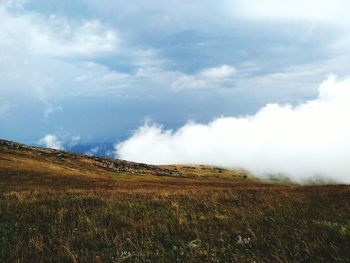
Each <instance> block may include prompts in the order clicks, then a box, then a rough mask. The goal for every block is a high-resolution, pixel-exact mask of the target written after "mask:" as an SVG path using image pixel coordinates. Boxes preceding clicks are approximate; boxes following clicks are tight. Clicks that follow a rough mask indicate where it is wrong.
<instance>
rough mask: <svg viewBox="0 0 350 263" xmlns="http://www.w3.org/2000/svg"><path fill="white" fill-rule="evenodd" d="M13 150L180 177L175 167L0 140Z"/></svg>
mask: <svg viewBox="0 0 350 263" xmlns="http://www.w3.org/2000/svg"><path fill="white" fill-rule="evenodd" d="M1 150H5V151H10V152H11V151H14V152H30V153H32V154H34V155H37V156H41V157H47V158H52V159H54V160H56V161H67V160H68V161H69V160H76V161H79V160H80V161H82V162H83V161H84V160H85V163H87V162H86V160H87V161H88V163H89V165H93V166H95V167H98V168H100V169H104V170H107V171H111V172H126V173H131V174H137V173H143V174H145V173H146V174H154V175H158V176H171V177H181V173H180V172H178V171H177V170H176V169H165V168H160V167H159V166H156V165H148V164H144V163H135V162H129V161H124V160H119V159H108V158H100V157H93V156H87V155H81V154H76V153H72V152H66V151H62V150H55V149H48V148H40V147H34V146H28V145H25V144H20V143H16V142H12V141H7V140H0V151H1Z"/></svg>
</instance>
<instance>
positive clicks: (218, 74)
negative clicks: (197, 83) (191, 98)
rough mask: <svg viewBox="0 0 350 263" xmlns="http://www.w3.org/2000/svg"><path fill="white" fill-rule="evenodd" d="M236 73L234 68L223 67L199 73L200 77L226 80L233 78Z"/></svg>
mask: <svg viewBox="0 0 350 263" xmlns="http://www.w3.org/2000/svg"><path fill="white" fill-rule="evenodd" d="M235 72H236V69H235V68H234V67H231V66H228V65H222V66H220V67H216V68H208V69H205V70H203V71H201V72H200V73H199V75H200V76H202V77H203V78H207V79H224V78H229V77H232V76H233V75H234V74H235Z"/></svg>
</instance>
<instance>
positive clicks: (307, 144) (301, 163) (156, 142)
mask: <svg viewBox="0 0 350 263" xmlns="http://www.w3.org/2000/svg"><path fill="white" fill-rule="evenodd" d="M349 101H350V79H346V80H343V81H336V80H335V77H330V78H329V79H328V80H327V81H325V82H323V83H322V85H321V86H320V88H319V95H318V97H317V98H316V99H313V100H310V101H307V102H305V103H301V104H299V105H297V106H295V107H293V106H291V105H279V104H268V105H266V106H265V107H263V108H262V109H261V110H260V111H259V112H257V113H256V114H255V115H253V116H246V117H221V118H218V119H216V120H214V121H212V122H211V123H209V124H197V123H187V124H186V125H185V126H183V127H182V128H180V129H179V130H176V131H172V130H164V129H163V128H162V127H161V126H159V125H150V124H148V123H146V124H145V125H144V126H142V127H140V128H139V129H138V130H137V131H136V132H135V134H134V135H133V136H132V137H131V138H129V139H127V140H126V141H124V142H122V143H120V144H118V145H117V146H116V157H119V158H122V159H127V160H131V161H138V162H146V163H153V164H174V163H175V164H176V163H194V164H209V165H220V166H225V167H241V168H245V169H248V170H250V171H252V172H254V173H255V174H257V175H261V176H263V175H266V174H277V173H283V174H285V175H288V176H289V177H290V178H291V179H293V180H296V181H302V180H307V179H310V178H313V177H314V176H316V177H327V178H330V179H333V180H336V181H339V182H347V183H349V182H350V175H349V174H350V165H349V156H350V137H349V134H350V122H349V121H348V113H349V112H350V104H349Z"/></svg>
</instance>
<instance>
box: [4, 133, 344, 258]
mask: <svg viewBox="0 0 350 263" xmlns="http://www.w3.org/2000/svg"><path fill="white" fill-rule="evenodd" d="M349 198H350V187H349V186H346V185H305V186H301V185H296V184H277V183H275V182H267V183H266V182H262V181H259V180H257V179H255V178H254V177H253V176H252V175H250V174H248V173H247V172H245V171H242V170H234V171H231V170H225V169H221V168H218V167H208V166H191V165H178V166H153V165H146V164H139V163H133V162H127V161H122V160H111V159H105V158H96V157H89V156H84V155H78V154H74V153H68V152H64V151H57V150H51V149H43V148H36V147H30V146H26V145H22V144H17V143H14V142H9V141H4V140H0V262H349V260H348V259H349V258H350V252H349V250H348V244H349V243H350V218H349V214H350V204H349V202H348V200H349Z"/></svg>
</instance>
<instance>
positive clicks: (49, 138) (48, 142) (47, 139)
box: [39, 134, 64, 150]
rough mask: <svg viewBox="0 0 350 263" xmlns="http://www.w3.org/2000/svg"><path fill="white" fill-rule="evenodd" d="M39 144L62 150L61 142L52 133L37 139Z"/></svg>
mask: <svg viewBox="0 0 350 263" xmlns="http://www.w3.org/2000/svg"><path fill="white" fill-rule="evenodd" d="M39 144H41V145H43V146H45V147H47V148H51V149H56V150H64V148H63V145H62V142H61V141H60V140H59V139H58V138H57V136H56V135H54V134H47V135H45V136H44V137H43V138H41V139H40V140H39Z"/></svg>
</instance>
